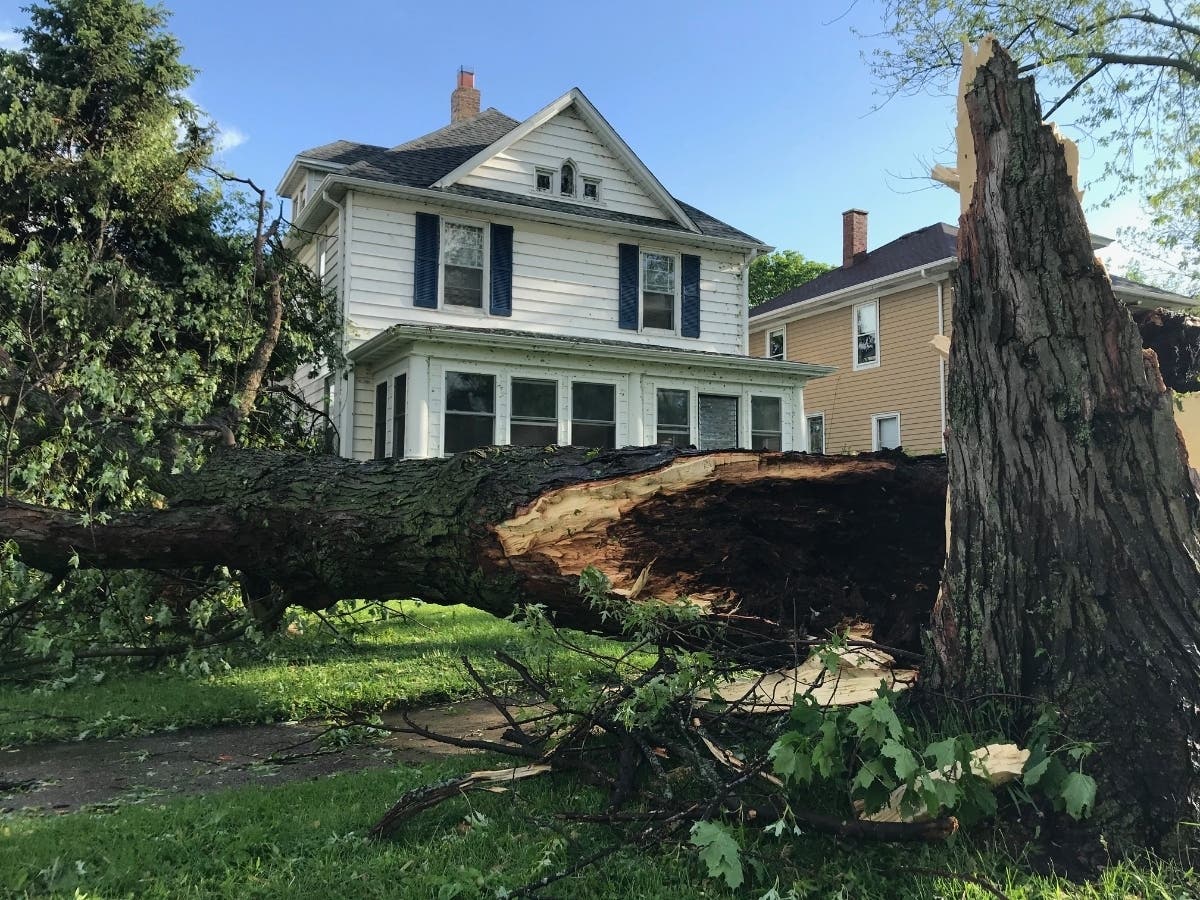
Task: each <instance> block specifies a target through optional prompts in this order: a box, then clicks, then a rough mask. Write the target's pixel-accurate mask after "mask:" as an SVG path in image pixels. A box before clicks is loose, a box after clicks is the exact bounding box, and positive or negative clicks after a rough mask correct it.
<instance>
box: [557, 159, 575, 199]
mask: <svg viewBox="0 0 1200 900" xmlns="http://www.w3.org/2000/svg"><path fill="white" fill-rule="evenodd" d="M558 192H559V193H560V194H562V195H563V196H564V197H574V196H575V164H574V163H573V162H571V161H570V160H567V161H566V162H564V163H563V164H562V169H560V170H559V180H558Z"/></svg>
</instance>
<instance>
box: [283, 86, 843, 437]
mask: <svg viewBox="0 0 1200 900" xmlns="http://www.w3.org/2000/svg"><path fill="white" fill-rule="evenodd" d="M479 100H480V95H479V91H478V89H477V88H476V87H475V84H474V75H473V73H471V72H466V71H460V73H459V77H458V86H457V87H456V88H455V90H454V92H453V94H452V95H451V122H450V124H448V125H447V126H445V127H444V128H440V129H438V130H437V131H434V132H432V133H430V134H427V135H425V136H423V137H419V138H416V139H415V140H411V141H408V142H407V143H403V144H399V145H397V146H395V147H381V146H372V145H367V144H359V143H354V142H351V141H337V142H335V143H331V144H326V145H323V146H321V147H315V148H313V149H311V150H306V151H304V152H303V153H300V154H299V155H297V156H296V157H295V159H294V160H293V161H292V163H291V165H290V166H289V167H288V170H287V172H286V174H285V175H284V176H283V179H282V181H281V183H280V185H279V188H278V192H279V194H280V195H281V196H286V197H290V198H291V200H292V204H293V216H292V218H293V222H294V227H293V229H292V232H291V233H292V235H293V237H292V240H293V241H295V242H296V243H297V244H298V245H299V252H300V253H301V255H302V258H303V259H304V260H306V261H307V262H308V263H309V264H310V265H311V266H312V267H313V268H314V269H316V270H317V271H318V272H319V273H320V274H321V275H322V276H323V277H324V278H325V280H326V282H327V284H328V286H329V289H330V290H332V291H334V292H335V293H336V296H337V297H338V298H339V299H340V301H341V304H342V309H343V313H344V320H345V322H344V332H345V334H344V339H345V344H344V346H345V349H346V355H347V358H348V360H349V366H348V368H347V370H346V371H342V372H328V373H322V378H321V379H318V380H316V381H304V383H302V384H301V387H302V388H303V389H304V390H305V392H306V396H308V397H309V398H310V399H311V400H316V401H317V402H320V398H321V393H322V390H324V393H325V403H326V405H327V409H328V411H329V414H330V418H331V420H332V421H333V422H335V423H336V425H337V432H338V435H339V441H338V446H339V452H341V453H342V454H343V455H345V456H350V457H354V458H359V459H368V458H383V457H391V456H395V457H400V456H405V457H429V456H439V455H444V454H449V453H455V452H458V451H461V450H467V449H471V448H474V447H480V446H486V445H492V444H520V445H530V446H545V445H551V444H576V445H583V446H591V447H600V448H609V447H617V446H624V445H647V444H655V443H664V442H667V443H675V444H678V445H684V446H686V445H695V446H697V447H700V448H702V449H717V448H731V447H755V448H770V449H784V450H788V449H793V448H800V447H803V446H805V445H806V441H807V438H806V435H805V432H804V428H805V416H804V386H805V383H806V382H807V381H808V380H809V379H810V378H813V377H815V376H819V375H823V374H825V373H827V372H828V371H829V370H828V369H827V368H825V367H822V366H810V365H806V364H803V363H798V362H792V361H782V360H775V359H763V358H761V356H760V357H751V356H749V355H748V342H749V337H750V326H749V319H748V313H747V294H748V286H747V278H748V271H747V270H748V266H749V263H750V261H751V260H752V259H753V258H754V257H755V256H756V255H757V254H759V253H761V252H764V251H767V250H769V249H770V248H769V247H767V246H765V245H763V244H762V242H760V241H758V240H756V239H755V238H753V237H751V236H750V235H748V234H746V233H744V232H742V231H739V230H738V229H736V228H733V227H732V226H730V225H727V224H725V223H724V222H721V221H719V220H717V219H715V218H713V217H712V216H709V215H706V214H705V213H703V212H701V211H700V210H698V209H696V208H695V207H692V206H689V205H688V204H686V203H683V202H682V201H680V200H677V199H676V198H675V197H673V196H672V195H671V194H670V193H669V192H668V191H667V190H666V189H665V188H664V187H663V186H662V184H661V183H660V182H659V180H658V179H657V178H656V177H655V176H654V175H653V174H652V173H651V172H650V170H649V169H647V168H646V166H645V165H644V164H643V163H642V162H641V160H639V159H638V157H637V155H636V154H634V152H633V151H632V150H631V149H630V148H629V147H628V145H627V144H626V143H625V141H624V140H622V139H621V137H620V136H619V135H618V134H617V133H616V131H614V130H613V128H612V126H610V125H609V124H608V122H607V121H606V120H605V119H604V117H603V116H601V115H600V113H599V112H598V111H597V110H596V109H595V107H594V106H593V105H592V104H591V103H590V102H589V101H588V99H587V98H586V97H585V96H584V95H583V93H582V92H581V91H579V90H578V89H574V90H571V91H569V92H567V93H566V94H564V95H563V96H562V97H560V98H558V99H557V100H555V101H554V102H553V103H551V104H550V105H549V106H547V107H545V108H544V109H542V110H540V111H538V112H537V113H535V114H534V115H532V116H530V117H529V118H527V119H525V120H524V121H518V120H516V119H511V118H509V117H508V116H506V115H504V114H503V113H500V112H498V111H497V110H495V109H487V110H484V111H482V112H481V111H480V102H479Z"/></svg>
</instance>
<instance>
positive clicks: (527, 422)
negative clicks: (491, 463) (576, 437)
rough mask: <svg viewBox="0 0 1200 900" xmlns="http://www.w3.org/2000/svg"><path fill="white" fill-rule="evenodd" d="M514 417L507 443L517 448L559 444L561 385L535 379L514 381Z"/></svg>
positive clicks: (511, 417)
mask: <svg viewBox="0 0 1200 900" xmlns="http://www.w3.org/2000/svg"><path fill="white" fill-rule="evenodd" d="M510 396H511V397H512V415H511V416H510V423H509V437H508V442H509V443H510V444H515V445H516V446H518V447H548V446H549V445H551V444H557V443H558V382H557V381H543V380H541V379H534V378H514V379H513V380H512V392H511V394H510Z"/></svg>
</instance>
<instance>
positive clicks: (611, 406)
mask: <svg viewBox="0 0 1200 900" xmlns="http://www.w3.org/2000/svg"><path fill="white" fill-rule="evenodd" d="M571 443H572V444H576V445H578V446H580V447H601V448H603V449H605V450H608V449H611V448H613V447H615V446H617V389H616V388H615V387H614V386H613V385H611V384H588V383H587V382H583V381H576V382H575V383H574V384H572V385H571Z"/></svg>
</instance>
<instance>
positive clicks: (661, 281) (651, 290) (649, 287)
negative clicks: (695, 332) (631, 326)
mask: <svg viewBox="0 0 1200 900" xmlns="http://www.w3.org/2000/svg"><path fill="white" fill-rule="evenodd" d="M675 288H676V280H675V257H674V256H672V255H671V254H668V253H643V254H642V327H643V328H665V329H667V330H668V331H674V330H675Z"/></svg>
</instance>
